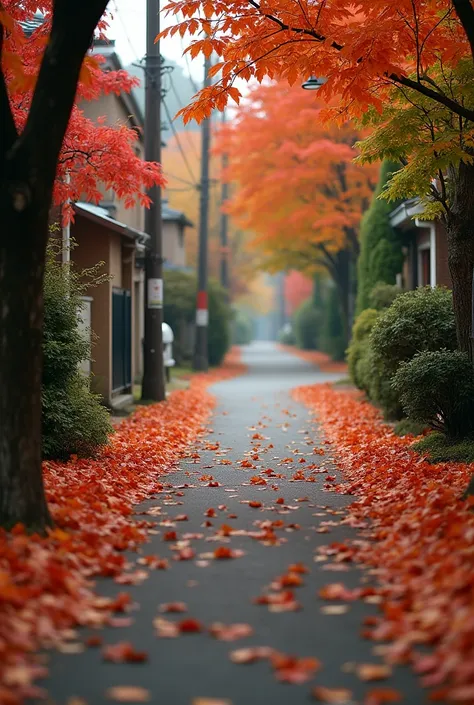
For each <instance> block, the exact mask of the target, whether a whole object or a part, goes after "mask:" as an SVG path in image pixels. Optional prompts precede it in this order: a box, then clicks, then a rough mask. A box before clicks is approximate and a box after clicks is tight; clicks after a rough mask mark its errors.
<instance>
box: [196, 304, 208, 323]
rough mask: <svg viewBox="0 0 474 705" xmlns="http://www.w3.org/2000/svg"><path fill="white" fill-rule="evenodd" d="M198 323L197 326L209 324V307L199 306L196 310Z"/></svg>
mask: <svg viewBox="0 0 474 705" xmlns="http://www.w3.org/2000/svg"><path fill="white" fill-rule="evenodd" d="M196 325H197V326H207V325H209V311H208V310H207V308H198V309H197V310H196Z"/></svg>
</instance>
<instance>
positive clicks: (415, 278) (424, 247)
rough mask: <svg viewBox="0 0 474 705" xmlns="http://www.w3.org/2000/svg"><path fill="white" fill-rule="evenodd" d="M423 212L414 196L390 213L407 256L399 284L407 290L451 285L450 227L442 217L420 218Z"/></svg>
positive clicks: (392, 223)
mask: <svg viewBox="0 0 474 705" xmlns="http://www.w3.org/2000/svg"><path fill="white" fill-rule="evenodd" d="M422 212H423V207H422V206H421V204H420V202H419V200H418V199H417V198H412V199H409V200H407V201H404V202H403V203H401V204H400V205H399V206H398V207H397V208H395V209H394V210H393V211H392V212H391V213H390V224H391V225H392V227H394V228H395V229H396V230H397V232H398V233H399V234H400V236H401V240H402V246H403V252H404V256H405V259H404V264H403V270H402V273H401V277H400V278H401V281H400V282H399V283H400V285H401V286H402V287H403V288H404V289H416V288H417V287H419V286H447V287H449V288H451V286H452V282H451V275H450V273H449V267H448V245H447V240H446V230H445V228H444V225H443V223H442V222H441V221H439V220H436V221H426V220H420V219H419V217H418V216H420V215H421V213H422Z"/></svg>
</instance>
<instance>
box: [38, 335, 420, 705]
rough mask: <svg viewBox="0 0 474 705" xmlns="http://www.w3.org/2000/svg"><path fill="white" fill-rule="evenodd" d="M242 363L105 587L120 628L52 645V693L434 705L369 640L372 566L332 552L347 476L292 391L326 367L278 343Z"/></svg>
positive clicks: (91, 701)
mask: <svg viewBox="0 0 474 705" xmlns="http://www.w3.org/2000/svg"><path fill="white" fill-rule="evenodd" d="M245 359H246V361H247V362H248V363H249V371H248V373H247V374H246V375H245V376H242V377H240V378H235V379H232V380H229V381H226V382H222V383H220V384H218V385H216V386H215V387H214V388H213V390H212V391H213V392H214V393H215V394H216V396H217V400H218V407H217V410H216V413H215V416H214V418H213V421H212V430H210V431H209V432H208V433H207V434H206V435H205V436H204V437H203V439H202V441H201V442H200V443H199V444H198V445H196V447H195V450H194V451H193V452H192V453H191V454H190V455H189V456H188V457H187V458H186V459H185V460H183V461H181V463H180V471H179V472H177V473H173V474H172V475H169V476H167V477H166V478H165V481H166V483H169V485H168V484H165V486H164V487H163V491H162V492H159V493H157V494H156V495H155V496H154V497H153V498H152V499H150V500H147V501H145V502H143V503H142V504H141V505H140V507H139V510H138V513H137V517H136V518H137V520H138V521H143V520H145V521H152V522H157V525H156V526H155V527H154V528H153V529H152V532H151V533H150V536H149V543H148V544H146V545H145V546H143V547H142V548H141V549H139V552H138V553H135V552H126V553H125V554H124V555H125V556H126V558H127V561H129V565H128V566H126V568H125V571H124V573H125V575H123V574H122V576H121V577H120V578H119V581H120V582H119V583H118V584H117V582H113V581H111V580H105V579H104V580H100V581H99V584H98V586H97V588H98V590H99V592H100V593H101V594H102V595H103V596H104V597H108V598H115V597H116V596H117V595H118V594H120V593H122V594H123V593H124V592H126V593H128V594H129V595H130V600H129V601H128V600H127V599H125V598H120V600H119V601H118V603H117V606H118V608H119V611H118V612H117V615H116V617H115V618H114V619H113V620H112V625H113V626H105V627H103V628H100V629H90V628H88V629H84V630H81V631H80V632H79V633H78V634H77V635H76V636H75V638H74V639H72V641H71V643H72V644H73V647H72V648H71V649H70V650H71V651H77V653H59V654H58V653H57V652H54V651H52V652H50V653H49V654H48V656H49V670H50V676H49V678H47V679H46V680H45V682H44V686H45V688H46V689H47V690H48V692H49V702H51V703H53V702H54V703H56V704H57V705H66V703H67V704H68V705H83V703H88V705H101V703H106V702H113V701H122V702H151V703H157V704H158V703H166V704H167V705H217V703H221V702H222V703H232V705H260V704H261V705H263V704H264V703H265V704H267V703H271V704H272V705H280V704H281V705H283V704H285V705H287V704H288V703H295V705H299V703H301V704H303V703H309V702H318V701H319V702H340V703H351V704H352V703H361V704H362V703H366V704H367V705H377V704H378V703H385V702H398V701H400V702H403V703H407V704H408V705H415V704H416V705H418V704H419V703H422V702H423V701H424V700H425V694H424V692H423V691H422V690H421V689H420V687H419V686H418V684H417V682H416V679H415V677H414V676H413V675H412V674H411V672H410V671H409V670H408V669H406V668H399V667H396V668H395V669H394V670H393V673H392V670H391V669H390V668H387V667H386V666H384V665H383V661H382V659H381V657H380V656H378V655H375V654H374V653H373V643H371V642H370V641H368V640H367V639H364V638H363V636H362V635H361V631H362V630H363V629H364V627H363V622H364V619H365V620H366V622H368V623H369V624H371V623H372V621H373V617H374V616H375V615H376V614H377V609H378V604H377V603H378V602H379V596H378V595H377V594H376V590H374V587H375V585H376V584H375V576H373V575H367V574H366V573H364V572H362V571H361V570H360V569H358V568H355V567H353V566H352V565H351V564H350V563H349V562H347V561H346V560H341V559H340V558H341V556H340V555H339V558H338V559H337V560H334V557H333V556H332V555H329V556H328V555H327V550H326V549H324V548H323V547H325V546H327V545H328V543H336V544H339V543H341V542H343V541H345V540H347V539H351V538H356V537H357V535H356V530H357V529H356V528H354V527H352V526H351V525H350V522H349V523H347V521H346V512H345V510H344V508H345V507H346V506H347V504H348V503H349V502H350V498H349V497H347V496H343V495H340V494H335V493H333V492H331V491H328V490H329V489H330V487H331V486H333V485H334V484H335V483H336V482H337V481H338V480H339V479H340V476H339V474H338V472H337V471H336V470H335V468H334V465H333V463H332V460H331V457H330V452H329V450H328V446H327V444H326V443H325V442H324V440H323V439H322V438H321V437H320V436H319V435H318V431H317V428H316V426H315V425H314V424H313V423H311V422H309V421H308V414H307V411H306V409H305V408H304V407H303V406H302V405H300V404H299V403H296V402H295V401H294V400H293V399H292V398H291V396H290V393H289V392H290V389H291V388H293V387H296V386H298V385H301V384H304V383H306V384H307V383H309V382H317V381H324V379H325V377H324V376H323V375H321V374H318V373H317V372H315V370H314V368H312V367H311V366H310V365H309V364H307V363H305V362H304V361H302V360H300V359H298V358H296V357H294V356H290V355H289V354H287V353H284V352H282V351H279V350H277V348H276V347H274V346H267V347H265V346H263V344H262V345H254V346H252V347H251V348H249V349H248V351H247V352H246V353H245ZM326 378H328V376H326ZM336 552H338V551H337V549H336V548H334V554H335V553H336ZM338 553H339V552H338ZM330 554H331V552H330ZM164 561H166V562H164ZM155 568H167V569H164V570H155ZM400 694H402V695H400ZM400 697H402V698H403V699H402V700H400ZM38 702H40V701H38Z"/></svg>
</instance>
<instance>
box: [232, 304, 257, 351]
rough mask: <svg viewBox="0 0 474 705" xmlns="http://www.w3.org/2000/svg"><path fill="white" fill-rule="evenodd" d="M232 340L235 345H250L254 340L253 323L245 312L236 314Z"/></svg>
mask: <svg viewBox="0 0 474 705" xmlns="http://www.w3.org/2000/svg"><path fill="white" fill-rule="evenodd" d="M232 340H233V342H234V344H235V345H248V344H249V343H251V342H252V340H253V321H252V319H251V318H250V316H248V314H246V313H244V311H237V312H236V314H235V318H234V323H233V326H232Z"/></svg>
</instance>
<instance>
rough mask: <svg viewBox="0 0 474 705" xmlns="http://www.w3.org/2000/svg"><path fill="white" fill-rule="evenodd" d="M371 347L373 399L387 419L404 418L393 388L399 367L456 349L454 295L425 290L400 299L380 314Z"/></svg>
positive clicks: (448, 292)
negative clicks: (423, 354) (433, 352)
mask: <svg viewBox="0 0 474 705" xmlns="http://www.w3.org/2000/svg"><path fill="white" fill-rule="evenodd" d="M370 347H371V350H372V352H373V363H374V366H375V368H376V369H377V371H378V372H377V374H378V379H377V380H376V381H374V383H373V389H372V393H371V399H373V400H374V401H375V402H376V403H377V404H379V405H380V406H381V407H382V409H383V411H384V415H385V417H386V418H387V419H398V418H401V416H402V407H401V405H400V403H399V395H398V393H397V391H396V389H395V388H394V387H393V386H392V384H391V381H392V378H393V375H394V374H395V372H396V371H397V369H398V367H399V365H400V364H401V363H402V362H405V361H407V360H411V359H412V358H413V357H414V356H415V355H416V354H417V353H418V352H421V351H425V350H440V349H443V348H446V349H449V350H454V349H455V348H456V329H455V324H454V312H453V303H452V296H451V292H450V291H448V289H444V288H441V287H439V288H434V289H432V288H431V287H424V288H421V289H416V290H415V291H408V292H406V293H404V294H400V296H397V297H396V299H395V301H394V302H393V303H392V305H391V306H390V307H389V308H387V309H385V310H384V311H382V312H381V313H380V315H379V317H378V319H377V321H376V323H375V325H374V327H373V329H372V332H371V334H370Z"/></svg>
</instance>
